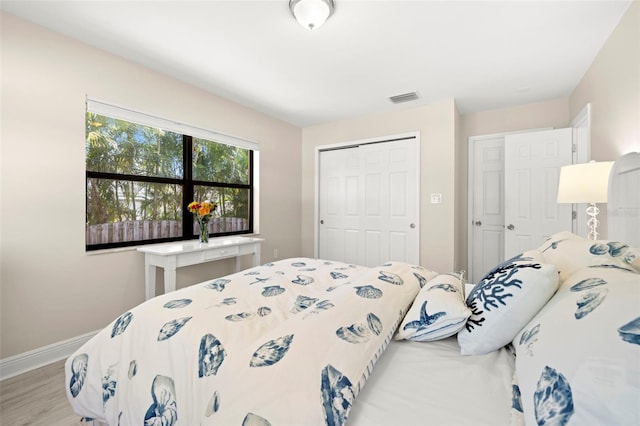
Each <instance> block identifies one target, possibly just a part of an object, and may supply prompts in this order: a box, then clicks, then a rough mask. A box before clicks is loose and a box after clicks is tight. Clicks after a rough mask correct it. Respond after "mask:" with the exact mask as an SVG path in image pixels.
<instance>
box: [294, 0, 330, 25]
mask: <svg viewBox="0 0 640 426" xmlns="http://www.w3.org/2000/svg"><path fill="white" fill-rule="evenodd" d="M290 8H291V12H292V13H293V16H295V18H296V20H297V21H298V22H299V23H300V25H302V26H303V27H305V28H309V29H310V30H313V29H316V28H319V27H320V26H321V25H322V24H324V22H325V21H326V20H327V18H328V17H329V16H331V13H332V12H333V0H298V1H291V3H290Z"/></svg>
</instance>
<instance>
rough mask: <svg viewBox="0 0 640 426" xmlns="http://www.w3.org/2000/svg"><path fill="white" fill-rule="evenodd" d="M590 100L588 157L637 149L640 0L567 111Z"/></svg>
mask: <svg viewBox="0 0 640 426" xmlns="http://www.w3.org/2000/svg"><path fill="white" fill-rule="evenodd" d="M587 103H591V158H592V159H594V160H597V161H611V160H615V159H616V158H618V157H620V156H621V155H624V154H626V153H628V152H632V151H639V152H640V1H634V2H633V3H632V4H631V6H630V7H629V9H628V10H627V13H626V14H625V15H624V16H623V17H622V19H621V20H620V22H619V24H618V26H617V27H616V29H615V30H614V32H613V33H612V34H611V36H610V37H609V39H608V40H607V42H606V43H605V45H604V46H603V47H602V49H601V50H600V52H599V53H598V56H596V58H595V60H594V61H593V63H592V64H591V67H590V68H589V70H588V71H587V73H586V74H585V75H584V77H583V79H582V81H580V84H578V86H577V87H576V89H575V91H574V92H573V93H572V94H571V98H570V115H571V116H574V115H575V114H577V113H578V112H580V110H581V109H582V108H583V107H584V106H585V105H586V104H587Z"/></svg>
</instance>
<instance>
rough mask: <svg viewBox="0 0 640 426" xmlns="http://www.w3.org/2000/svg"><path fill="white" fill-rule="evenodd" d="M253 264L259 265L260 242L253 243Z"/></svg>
mask: <svg viewBox="0 0 640 426" xmlns="http://www.w3.org/2000/svg"><path fill="white" fill-rule="evenodd" d="M253 266H260V243H258V244H256V245H255V251H254V252H253Z"/></svg>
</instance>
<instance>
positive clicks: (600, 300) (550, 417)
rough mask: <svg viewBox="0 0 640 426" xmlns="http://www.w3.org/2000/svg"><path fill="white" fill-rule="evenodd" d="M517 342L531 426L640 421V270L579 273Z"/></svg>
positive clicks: (522, 389) (520, 380) (526, 413)
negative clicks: (535, 425)
mask: <svg viewBox="0 0 640 426" xmlns="http://www.w3.org/2000/svg"><path fill="white" fill-rule="evenodd" d="M513 345H514V348H515V350H516V375H517V380H518V385H519V388H520V393H521V402H522V408H523V412H524V417H525V423H526V424H543V423H544V424H557V425H564V424H566V423H567V422H569V424H574V425H638V424H640V380H639V379H640V274H638V273H635V272H629V271H624V270H620V269H603V268H589V267H586V268H583V269H580V270H579V271H576V272H575V273H574V274H573V275H571V276H570V277H569V278H568V279H567V280H566V281H564V282H563V283H562V284H561V286H560V288H559V289H558V292H557V293H556V294H555V295H554V296H553V297H552V298H551V300H550V301H549V302H548V303H547V305H545V306H544V308H543V309H542V310H541V311H540V312H539V313H538V314H537V315H536V316H535V317H534V318H533V319H532V320H531V321H530V322H529V323H528V324H527V325H526V326H525V327H524V329H523V330H522V331H521V332H520V333H519V334H518V335H517V336H516V337H515V339H514V340H513Z"/></svg>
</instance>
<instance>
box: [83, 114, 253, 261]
mask: <svg viewBox="0 0 640 426" xmlns="http://www.w3.org/2000/svg"><path fill="white" fill-rule="evenodd" d="M85 120H86V118H85ZM124 121H126V120H124ZM193 139H194V137H193V136H190V135H186V134H182V146H183V152H182V162H183V177H182V178H166V177H155V176H144V175H131V174H121V173H108V172H96V171H89V170H86V166H85V174H86V176H85V206H86V209H88V208H89V207H88V205H89V203H88V200H87V199H86V188H87V186H88V184H89V179H92V178H98V179H117V180H121V181H133V182H145V183H161V184H171V185H180V186H182V188H183V191H182V236H180V237H167V238H155V239H149V240H136V241H121V242H112V243H100V244H91V245H89V244H87V241H86V237H85V250H86V251H96V250H105V249H114V248H122V247H132V246H140V245H147V244H159V243H168V242H175V241H187V240H193V239H194V238H197V235H196V234H194V233H193V223H194V218H193V215H192V214H191V213H189V210H188V209H187V206H188V204H189V203H190V202H191V201H194V200H193V196H194V195H193V194H194V186H208V187H215V188H234V189H246V190H248V191H249V209H248V213H249V218H248V219H249V229H247V230H242V231H231V232H214V233H211V234H209V236H210V237H212V238H215V237H224V236H229V235H246V234H253V233H254V214H255V209H254V206H255V204H254V198H255V187H254V163H253V161H254V155H253V154H254V150H253V149H250V148H245V147H240V148H242V149H246V150H248V151H249V183H248V184H239V183H226V182H211V181H202V180H194V179H193V177H192V174H193V167H192V158H193ZM207 140H209V141H210V142H214V143H218V144H221V145H228V144H225V143H223V142H218V141H216V140H212V139H207ZM85 143H86V141H85ZM197 201H202V200H197ZM211 201H213V202H215V200H211ZM87 214H88V210H87V211H85V218H86V217H87Z"/></svg>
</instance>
